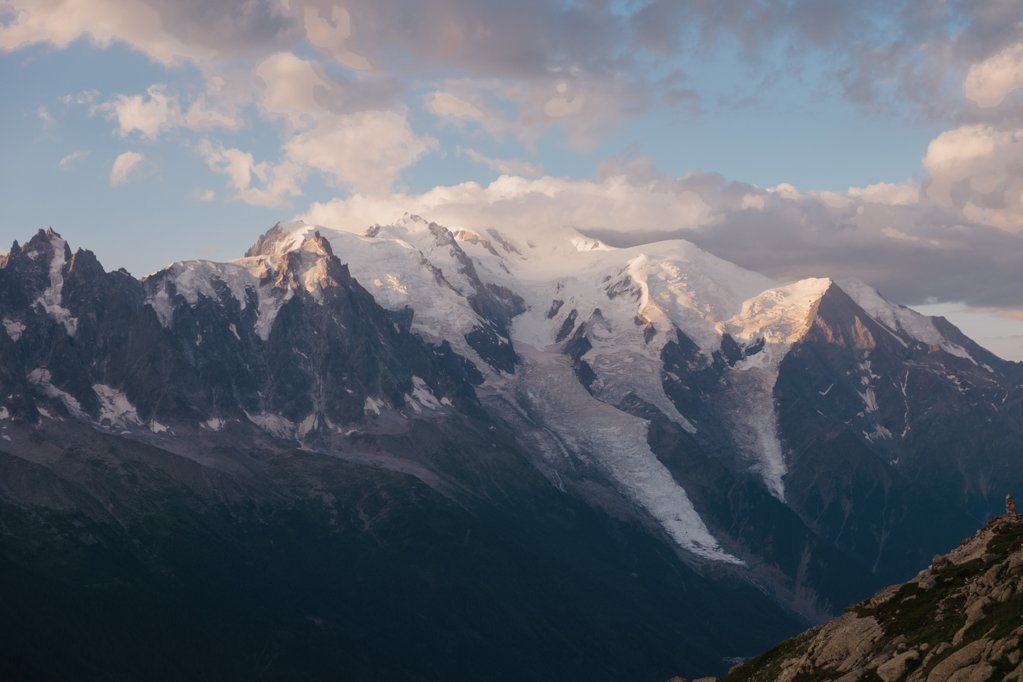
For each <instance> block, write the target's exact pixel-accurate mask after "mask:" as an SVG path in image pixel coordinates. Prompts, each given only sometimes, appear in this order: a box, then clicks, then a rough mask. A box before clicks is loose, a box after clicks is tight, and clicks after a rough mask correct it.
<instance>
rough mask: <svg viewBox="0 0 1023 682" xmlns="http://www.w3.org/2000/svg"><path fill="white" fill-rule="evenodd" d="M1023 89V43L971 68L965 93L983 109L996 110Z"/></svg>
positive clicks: (967, 76)
mask: <svg viewBox="0 0 1023 682" xmlns="http://www.w3.org/2000/svg"><path fill="white" fill-rule="evenodd" d="M1019 88H1023V41H1021V42H1019V43H1016V44H1015V45H1013V46H1011V47H1007V48H1005V49H1004V50H1002V51H1001V52H998V53H997V54H995V55H993V56H991V57H988V58H987V59H985V60H983V61H981V62H978V63H976V64H974V65H973V66H971V67H970V70H969V72H968V73H967V74H966V80H965V81H964V83H963V93H964V94H965V95H966V97H967V98H968V99H970V100H971V101H972V102H974V103H975V104H977V105H978V106H981V107H996V106H998V105H999V104H1001V103H1002V102H1003V101H1004V100H1005V98H1006V97H1008V96H1009V94H1010V93H1011V92H1012V91H1013V90H1017V89H1019Z"/></svg>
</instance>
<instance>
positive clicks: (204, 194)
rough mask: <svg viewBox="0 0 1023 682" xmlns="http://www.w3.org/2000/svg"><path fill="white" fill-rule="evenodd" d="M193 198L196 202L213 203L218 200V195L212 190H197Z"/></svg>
mask: <svg viewBox="0 0 1023 682" xmlns="http://www.w3.org/2000/svg"><path fill="white" fill-rule="evenodd" d="M192 198H193V199H195V200H196V201H213V200H214V199H216V198H217V193H216V192H214V191H213V190H212V189H195V190H193V192H192Z"/></svg>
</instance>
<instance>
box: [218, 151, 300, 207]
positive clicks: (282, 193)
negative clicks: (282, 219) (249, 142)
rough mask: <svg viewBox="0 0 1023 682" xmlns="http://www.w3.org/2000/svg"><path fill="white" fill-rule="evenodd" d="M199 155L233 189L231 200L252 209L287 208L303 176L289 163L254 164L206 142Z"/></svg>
mask: <svg viewBox="0 0 1023 682" xmlns="http://www.w3.org/2000/svg"><path fill="white" fill-rule="evenodd" d="M199 154H200V156H202V158H203V161H205V162H206V165H207V167H209V169H210V170H212V171H214V172H215V173H220V174H222V175H226V176H227V178H228V185H229V186H230V187H231V188H232V189H233V190H234V195H233V196H232V198H233V199H236V200H238V201H242V202H244V203H246V204H251V205H253V206H287V205H288V203H289V200H290V199H292V198H294V197H297V196H301V194H302V189H301V186H300V185H301V181H302V179H303V175H304V173H303V170H302V168H300V167H299V166H298V165H297V164H295V163H293V162H290V161H287V160H285V161H283V162H281V163H278V164H271V163H267V162H265V161H262V162H260V163H256V161H255V158H254V157H253V156H252V154H249V153H248V152H243V151H242V150H240V149H234V148H227V149H226V148H224V147H223V146H222V145H221V144H220V143H217V142H212V141H210V140H203V141H202V143H200V145H199Z"/></svg>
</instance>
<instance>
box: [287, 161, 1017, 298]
mask: <svg viewBox="0 0 1023 682" xmlns="http://www.w3.org/2000/svg"><path fill="white" fill-rule="evenodd" d="M894 196H895V198H896V199H897V200H896V201H891V199H892V193H891V192H890V191H888V190H887V189H886V190H885V191H881V190H879V189H877V188H875V189H873V190H870V191H867V190H866V189H864V190H857V191H852V192H850V193H847V194H846V195H844V197H845V201H844V202H842V205H838V203H837V202H835V204H834V205H831V204H829V203H828V202H825V201H824V200H822V199H821V198H820V197H818V196H815V195H813V194H806V193H801V192H799V191H798V190H796V189H795V188H793V187H791V186H789V187H783V188H780V189H779V188H774V189H772V190H767V189H763V188H759V187H756V186H753V185H748V184H744V183H738V182H729V181H727V180H725V179H724V178H722V177H721V176H718V175H714V174H707V173H692V174H689V175H685V176H682V177H680V178H671V177H664V176H656V177H653V178H651V177H649V176H648V175H647V176H646V177H645V178H643V179H639V177H638V176H634V177H632V178H631V179H630V177H629V176H627V175H623V174H612V175H607V176H606V177H604V178H603V179H594V180H571V179H566V178H551V177H543V178H539V179H534V180H528V179H524V178H516V177H511V176H503V177H501V178H499V179H497V180H495V181H494V182H492V183H490V184H489V185H479V184H476V183H462V184H457V185H450V186H440V187H435V188H433V189H431V190H429V191H427V192H424V193H422V194H404V193H398V194H387V195H375V196H357V197H351V198H348V199H334V200H331V201H328V202H318V203H314V204H313V205H312V206H311V207H310V208H309V210H308V211H307V212H306V213H305V214H304V215H303V216H302V217H303V218H304V219H306V220H308V221H310V222H313V223H316V224H322V225H326V226H331V227H338V228H340V229H348V230H352V231H362V230H364V229H365V228H366V227H367V226H369V225H371V224H373V223H377V222H379V223H388V222H393V221H394V220H396V219H397V218H398V217H399V216H400V215H401V214H402V213H403V212H405V211H408V212H412V213H419V214H421V215H423V216H424V217H427V218H429V219H431V220H436V221H437V222H439V223H442V224H445V225H448V226H451V227H466V228H473V229H483V228H488V227H496V228H498V229H501V230H503V231H507V232H508V233H510V234H518V235H519V236H521V237H523V238H524V239H528V235H529V234H530V233H532V232H534V231H545V230H551V229H558V228H562V227H565V226H569V227H574V228H576V229H579V230H580V231H582V232H584V233H586V234H589V235H591V236H595V237H598V238H600V239H603V240H604V241H605V242H607V243H609V244H611V245H615V246H630V245H636V244H643V243H646V242H649V241H656V240H661V239H670V238H682V239H687V240H689V241H692V242H694V243H696V244H697V245H698V246H700V247H702V248H704V249H706V250H708V251H710V252H711V253H714V254H716V255H718V256H720V257H722V258H725V259H727V260H730V261H733V262H735V263H738V264H739V265H742V266H744V267H747V268H749V269H752V270H756V271H759V272H763V273H765V274H767V275H770V276H773V277H776V278H778V279H780V280H785V281H790V280H795V279H801V278H804V277H815V276H830V277H835V278H849V277H856V278H860V279H863V280H865V281H867V282H868V283H870V284H872V285H873V286H875V287H877V288H878V289H880V290H881V291H882V292H883V293H884V294H885V295H887V296H889V297H891V298H892V299H893V300H896V301H899V302H902V303H906V304H910V305H912V304H918V303H923V302H925V301H929V300H939V301H965V302H966V303H967V304H969V305H972V306H989V307H994V308H1009V309H1016V308H1018V307H1019V301H1021V300H1023V278H1021V277H1020V276H1019V273H1020V272H1023V235H1019V234H1014V233H1009V232H1005V231H1003V230H999V229H995V228H992V227H989V226H985V225H981V224H977V223H975V222H971V221H968V220H965V219H964V218H963V217H962V215H960V214H958V213H957V212H955V211H954V210H950V209H947V208H945V207H943V206H940V205H936V204H934V203H932V202H929V201H920V202H905V201H903V200H904V199H906V198H907V197H908V193H907V194H906V196H901V192H895V193H894ZM878 199H884V200H885V201H878Z"/></svg>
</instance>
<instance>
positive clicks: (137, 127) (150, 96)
mask: <svg viewBox="0 0 1023 682" xmlns="http://www.w3.org/2000/svg"><path fill="white" fill-rule="evenodd" d="M96 109H97V110H98V111H102V112H104V113H105V114H106V115H107V116H108V117H109V118H111V119H112V120H116V121H117V133H118V134H119V135H122V136H126V135H129V134H130V133H133V132H137V133H139V134H140V135H141V136H142V137H144V138H146V139H149V140H155V139H156V138H157V137H159V136H160V135H161V134H162V133H164V132H166V131H168V130H173V129H175V128H186V129H188V130H192V131H209V130H213V129H215V128H223V129H227V130H237V129H238V128H240V127H241V125H242V123H241V120H240V119H239V118H238V117H237V116H235V115H234V114H233V113H231V112H224V111H218V110H216V109H213V108H210V107H209V106H208V105H207V103H206V100H205V98H203V97H200V98H198V99H196V100H195V101H193V102H192V103H191V104H190V105H189V106H188V107H187V108H186V109H182V108H181V103H180V101H179V99H178V97H177V96H176V95H172V94H168V93H167V86H166V85H162V84H156V85H151V86H150V87H149V88H147V89H146V92H145V94H144V95H142V94H139V95H118V96H117V97H115V98H114V99H113V100H111V101H109V102H105V103H103V104H100V105H98V106H97V107H96Z"/></svg>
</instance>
